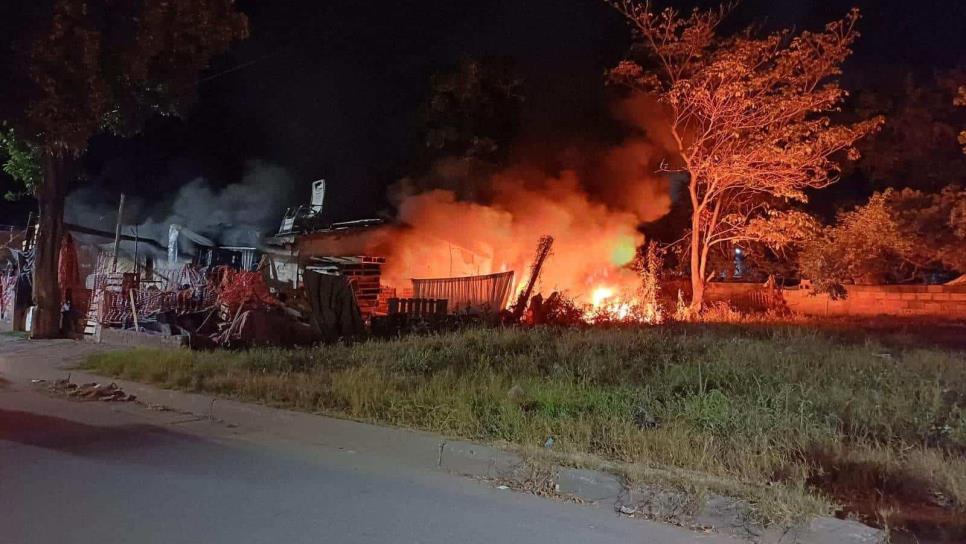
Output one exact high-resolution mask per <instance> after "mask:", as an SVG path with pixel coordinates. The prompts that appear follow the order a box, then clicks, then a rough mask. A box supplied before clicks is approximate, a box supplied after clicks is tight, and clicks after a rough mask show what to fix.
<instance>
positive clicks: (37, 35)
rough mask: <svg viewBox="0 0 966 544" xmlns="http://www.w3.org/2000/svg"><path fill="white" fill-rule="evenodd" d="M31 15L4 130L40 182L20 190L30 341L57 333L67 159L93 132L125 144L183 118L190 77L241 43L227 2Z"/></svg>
mask: <svg viewBox="0 0 966 544" xmlns="http://www.w3.org/2000/svg"><path fill="white" fill-rule="evenodd" d="M33 13H36V14H38V16H37V20H36V21H32V22H31V23H33V24H25V25H23V27H24V28H25V29H29V32H30V34H29V35H27V36H25V37H24V39H23V41H24V42H25V43H26V46H25V47H22V48H21V51H22V55H23V57H24V58H22V59H20V62H19V64H20V65H22V66H24V67H25V73H24V74H20V75H21V76H22V77H21V79H20V81H22V85H21V86H20V88H18V96H19V97H22V98H20V102H21V103H20V104H18V105H17V107H16V108H15V109H14V110H15V111H17V112H22V114H20V115H15V116H12V117H11V118H8V119H7V121H8V122H9V123H10V124H11V125H12V127H13V128H14V130H15V132H14V133H13V134H15V135H16V138H17V141H19V142H21V145H26V146H28V147H29V149H30V154H31V155H32V156H33V157H35V158H36V160H37V167H38V168H39V172H40V175H39V177H38V178H37V179H36V180H35V181H34V182H33V183H32V185H28V186H27V189H28V190H30V191H32V193H33V195H34V197H35V198H36V199H37V202H38V206H39V209H40V217H39V224H38V227H39V229H38V237H37V245H36V253H35V262H34V299H35V303H36V305H37V314H36V318H35V320H34V329H33V335H34V336H35V337H51V336H56V335H57V334H58V328H59V327H58V320H59V314H60V292H59V288H58V285H57V265H58V263H57V259H58V251H59V247H60V242H61V238H62V237H63V213H64V199H65V197H66V194H67V189H68V184H69V182H70V180H71V178H72V175H73V167H74V164H75V162H76V159H77V158H79V157H80V156H81V155H82V154H83V153H84V151H85V150H86V148H87V143H88V141H89V140H90V139H91V137H93V136H94V135H95V134H98V133H100V132H102V131H108V132H111V133H114V134H118V135H131V134H134V133H136V132H138V131H139V130H140V129H141V128H142V126H143V124H144V122H145V121H146V120H147V119H148V118H150V117H151V116H153V115H179V116H180V115H184V114H185V112H186V111H187V109H188V107H189V106H191V104H192V103H193V102H194V100H195V97H196V79H197V76H198V73H199V72H200V71H201V70H204V69H205V68H206V67H208V65H209V63H210V62H211V60H212V58H213V57H215V56H217V55H219V54H221V53H223V52H225V51H226V50H227V49H228V47H229V46H230V45H231V44H232V42H234V41H236V40H239V39H242V38H245V37H246V36H247V35H248V20H247V18H246V16H245V15H244V14H242V13H240V12H237V11H235V9H234V1H233V0H141V1H139V2H123V1H118V0H97V1H91V0H50V2H48V3H46V4H42V5H40V7H37V8H35V9H34V11H33ZM11 157H14V156H13V155H11ZM7 164H8V167H9V164H10V163H9V162H8V163H7ZM15 175H16V174H15ZM18 178H19V179H21V181H27V182H28V183H29V179H26V178H24V177H22V176H18Z"/></svg>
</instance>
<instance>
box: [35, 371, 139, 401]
mask: <svg viewBox="0 0 966 544" xmlns="http://www.w3.org/2000/svg"><path fill="white" fill-rule="evenodd" d="M30 383H32V384H34V385H37V386H45V387H46V389H47V391H49V392H51V393H56V394H59V395H66V396H67V397H70V398H74V399H78V400H100V401H104V402H132V401H134V400H137V397H136V396H135V395H131V394H128V393H125V392H124V390H123V389H121V388H120V387H118V385H117V384H116V383H114V382H111V383H109V384H101V383H97V382H90V383H84V384H77V383H74V382H72V381H70V377H68V378H66V379H60V380H55V381H53V382H49V381H47V380H30Z"/></svg>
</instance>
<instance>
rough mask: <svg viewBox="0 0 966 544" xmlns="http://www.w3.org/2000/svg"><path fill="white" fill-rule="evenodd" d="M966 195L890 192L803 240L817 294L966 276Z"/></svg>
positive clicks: (805, 266) (958, 191)
mask: <svg viewBox="0 0 966 544" xmlns="http://www.w3.org/2000/svg"><path fill="white" fill-rule="evenodd" d="M963 248H966V190H963V189H962V188H960V187H959V186H955V185H950V186H948V187H946V188H944V189H942V190H941V191H938V192H934V193H927V192H923V191H918V190H914V189H908V188H907V189H903V190H895V189H887V190H885V191H882V192H877V193H875V194H873V195H872V197H871V198H870V199H869V201H868V202H867V203H866V204H863V205H861V206H857V207H855V208H854V209H853V210H850V211H846V212H843V213H841V214H839V217H838V220H837V221H836V223H835V224H833V225H831V226H828V227H825V228H822V229H818V230H816V231H815V234H814V235H812V236H808V237H806V238H804V240H803V244H802V252H801V268H802V273H803V275H804V276H805V277H808V278H810V279H811V280H812V281H813V283H815V284H816V285H817V286H818V290H819V291H823V290H824V291H833V292H834V290H835V286H837V285H841V284H843V283H896V282H908V281H922V280H923V279H926V276H928V275H930V274H936V273H942V272H959V273H964V272H966V252H964V251H963Z"/></svg>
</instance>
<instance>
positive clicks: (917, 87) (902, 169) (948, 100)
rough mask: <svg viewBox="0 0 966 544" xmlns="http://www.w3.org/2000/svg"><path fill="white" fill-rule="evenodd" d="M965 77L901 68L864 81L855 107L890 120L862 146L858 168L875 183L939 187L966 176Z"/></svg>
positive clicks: (916, 187) (921, 188) (860, 144)
mask: <svg viewBox="0 0 966 544" xmlns="http://www.w3.org/2000/svg"><path fill="white" fill-rule="evenodd" d="M962 80H963V74H962V72H961V71H951V72H940V73H937V74H934V75H933V76H932V77H928V78H927V77H921V76H917V75H915V74H913V73H912V72H908V73H903V72H901V71H896V72H892V73H888V74H886V75H884V76H882V80H881V81H869V82H866V83H865V84H864V85H863V90H861V91H860V92H858V93H857V94H856V100H855V101H854V102H855V105H854V111H855V112H856V113H857V114H858V115H860V116H870V115H877V114H882V115H885V116H886V118H887V121H886V122H885V124H884V125H883V126H882V130H881V131H880V132H879V133H878V134H876V136H875V137H874V138H867V139H865V140H863V141H861V142H860V143H859V145H858V147H859V150H860V151H861V152H862V158H861V159H860V160H859V161H858V162H857V163H855V166H856V167H857V171H858V172H859V173H861V174H862V175H863V177H864V178H865V179H866V180H868V181H869V182H871V185H872V186H873V187H875V188H877V189H879V190H881V189H882V188H883V187H897V188H899V187H911V188H913V189H920V190H926V191H938V190H940V189H942V187H944V186H945V185H947V184H949V183H950V181H953V180H959V179H964V178H966V156H963V154H962V153H961V149H960V147H959V146H958V145H956V138H957V135H958V134H959V132H960V130H961V128H962V124H963V123H964V122H966V110H960V109H959V108H957V107H956V106H955V105H954V97H955V96H956V92H957V83H958V82H961V81H962Z"/></svg>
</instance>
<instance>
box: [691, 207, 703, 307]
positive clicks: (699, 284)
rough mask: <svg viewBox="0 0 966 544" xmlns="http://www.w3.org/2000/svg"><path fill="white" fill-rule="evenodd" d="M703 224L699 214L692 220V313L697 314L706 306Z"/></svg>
mask: <svg viewBox="0 0 966 544" xmlns="http://www.w3.org/2000/svg"><path fill="white" fill-rule="evenodd" d="M700 227H701V224H700V219H699V218H698V217H697V214H694V218H693V219H692V220H691V312H692V313H697V312H700V311H701V307H702V306H704V281H705V280H704V266H702V256H703V255H704V251H703V249H704V248H702V247H701V228H700Z"/></svg>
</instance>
